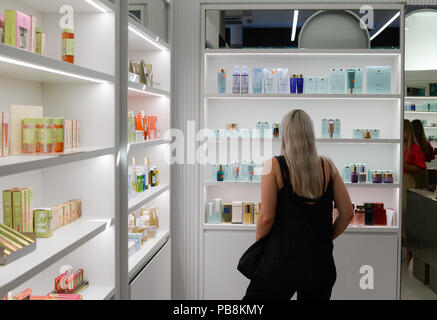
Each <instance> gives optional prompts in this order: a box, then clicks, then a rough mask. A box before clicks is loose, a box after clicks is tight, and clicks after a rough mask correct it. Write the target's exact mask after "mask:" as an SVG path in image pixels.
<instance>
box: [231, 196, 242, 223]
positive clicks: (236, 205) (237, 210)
mask: <svg viewBox="0 0 437 320" xmlns="http://www.w3.org/2000/svg"><path fill="white" fill-rule="evenodd" d="M232 223H233V224H242V223H243V203H242V202H241V201H234V202H232Z"/></svg>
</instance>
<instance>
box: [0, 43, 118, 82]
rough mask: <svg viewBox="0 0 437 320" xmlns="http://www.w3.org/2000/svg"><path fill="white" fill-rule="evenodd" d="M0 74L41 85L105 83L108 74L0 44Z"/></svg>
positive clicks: (110, 78) (111, 78) (111, 77)
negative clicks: (41, 83) (40, 83)
mask: <svg viewBox="0 0 437 320" xmlns="http://www.w3.org/2000/svg"><path fill="white" fill-rule="evenodd" d="M0 74H1V75H2V76H4V77H6V78H13V79H18V80H29V81H37V82H43V83H90V82H91V83H107V82H114V79H115V77H114V76H113V75H110V74H106V73H102V72H99V71H95V70H91V69H87V68H84V67H80V66H78V65H74V64H71V63H67V62H64V61H60V60H56V59H52V58H49V57H46V56H42V55H39V54H35V53H31V52H28V51H25V50H21V49H17V48H14V47H11V46H8V45H5V44H0Z"/></svg>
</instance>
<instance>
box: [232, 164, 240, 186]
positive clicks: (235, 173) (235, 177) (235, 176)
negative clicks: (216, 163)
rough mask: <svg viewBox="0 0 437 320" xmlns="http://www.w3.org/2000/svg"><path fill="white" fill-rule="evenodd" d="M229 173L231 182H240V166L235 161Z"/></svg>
mask: <svg viewBox="0 0 437 320" xmlns="http://www.w3.org/2000/svg"><path fill="white" fill-rule="evenodd" d="M231 172H232V181H235V182H236V181H240V164H239V163H238V162H237V161H235V162H234V163H233V164H232V168H231Z"/></svg>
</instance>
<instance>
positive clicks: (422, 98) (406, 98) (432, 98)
mask: <svg viewBox="0 0 437 320" xmlns="http://www.w3.org/2000/svg"><path fill="white" fill-rule="evenodd" d="M405 100H435V101H437V97H405Z"/></svg>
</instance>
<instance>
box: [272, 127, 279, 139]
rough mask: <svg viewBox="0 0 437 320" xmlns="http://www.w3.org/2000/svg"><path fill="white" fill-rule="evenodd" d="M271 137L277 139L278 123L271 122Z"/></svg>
mask: <svg viewBox="0 0 437 320" xmlns="http://www.w3.org/2000/svg"><path fill="white" fill-rule="evenodd" d="M273 138H275V139H279V124H277V123H274V124H273Z"/></svg>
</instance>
